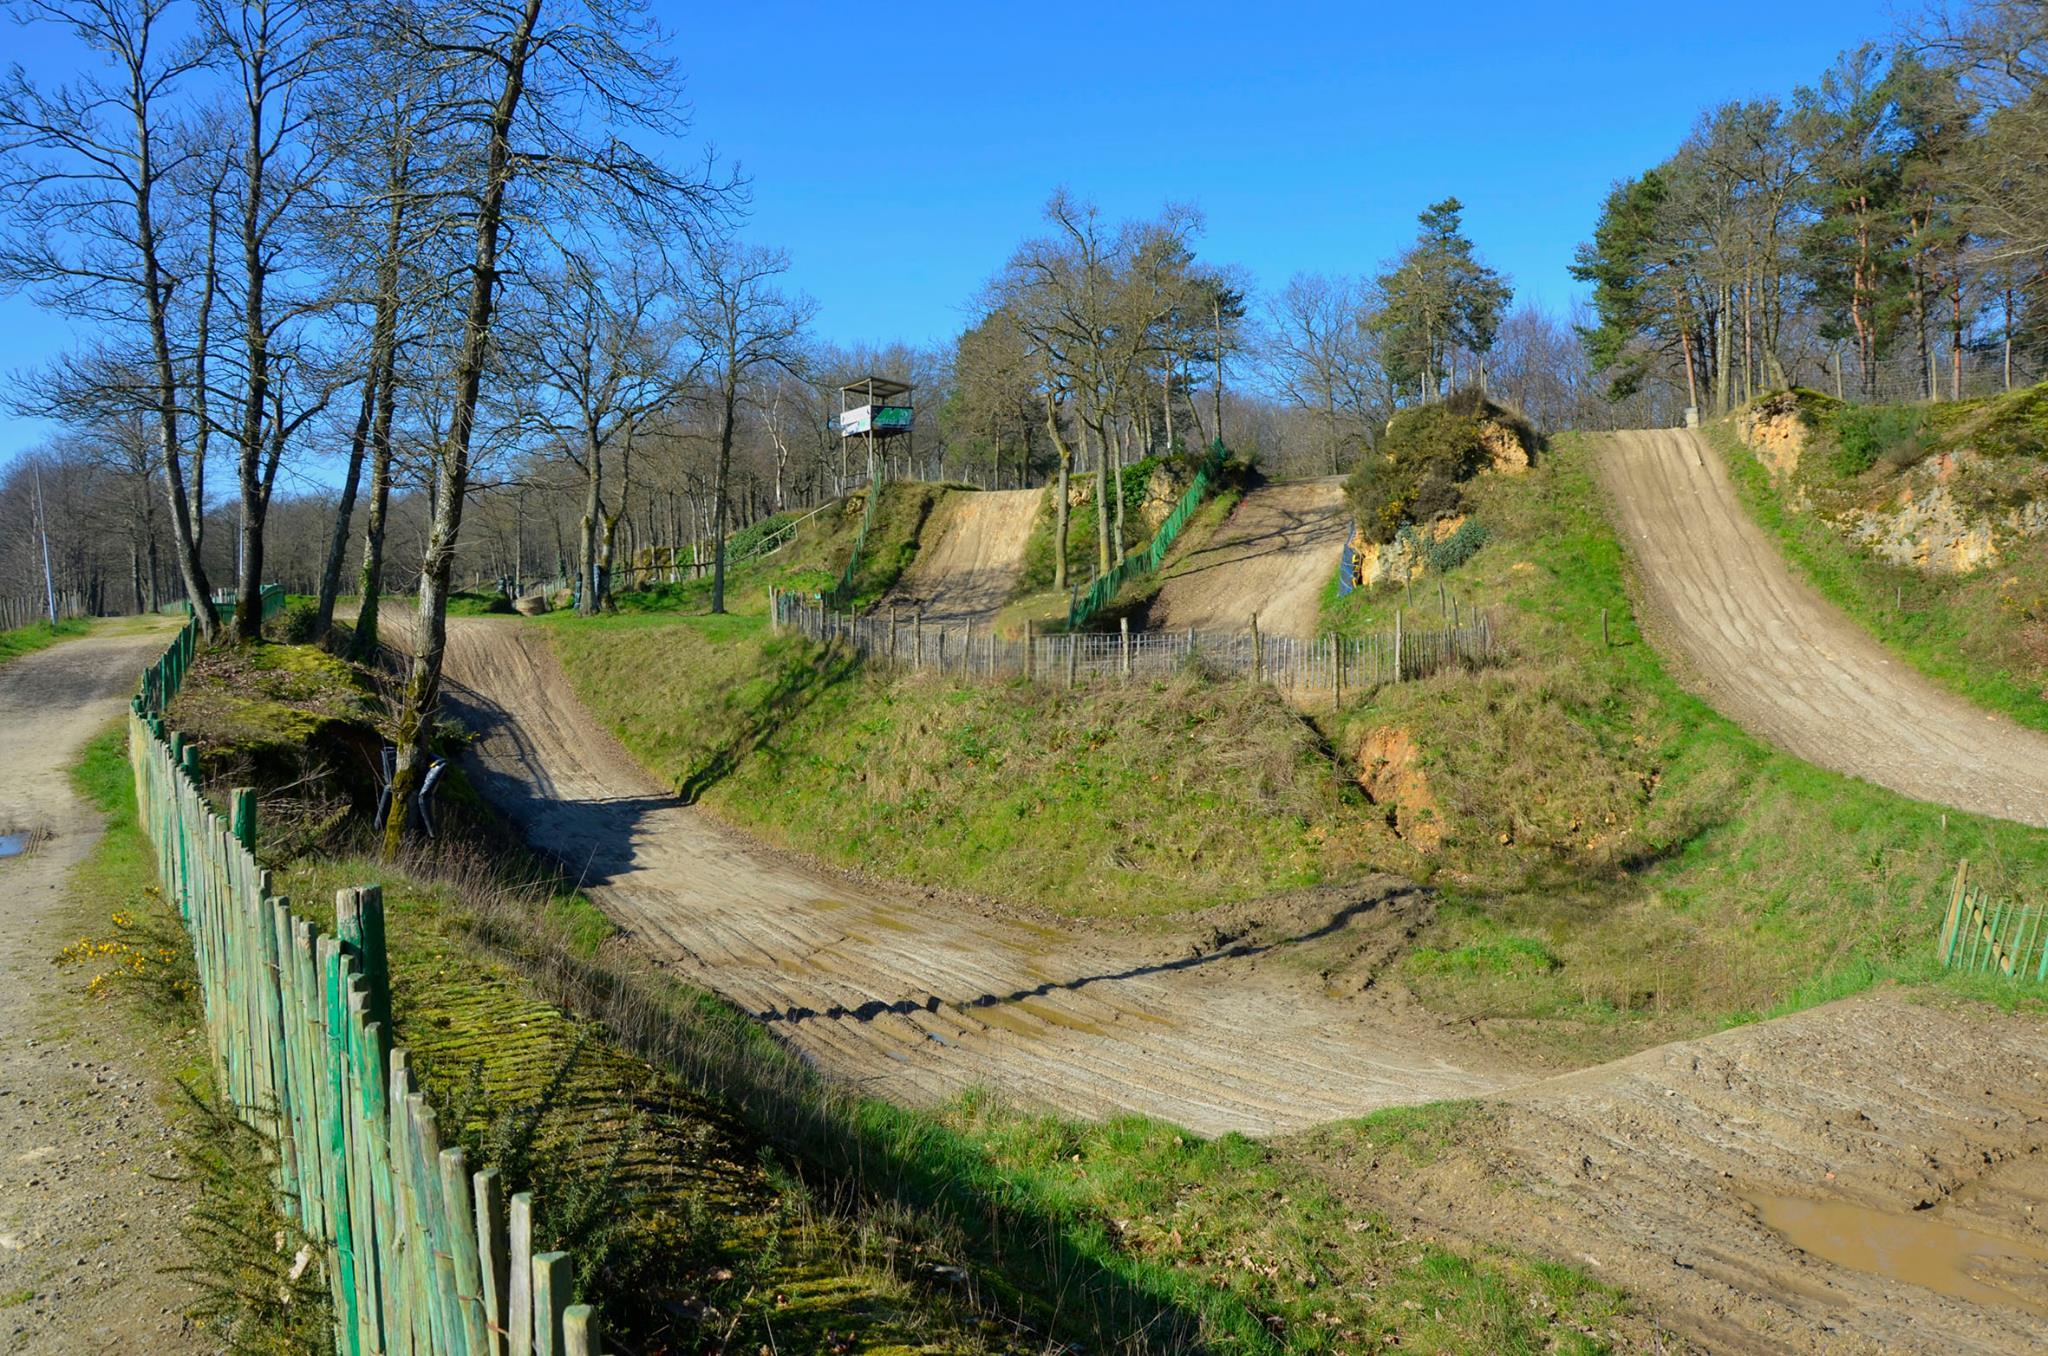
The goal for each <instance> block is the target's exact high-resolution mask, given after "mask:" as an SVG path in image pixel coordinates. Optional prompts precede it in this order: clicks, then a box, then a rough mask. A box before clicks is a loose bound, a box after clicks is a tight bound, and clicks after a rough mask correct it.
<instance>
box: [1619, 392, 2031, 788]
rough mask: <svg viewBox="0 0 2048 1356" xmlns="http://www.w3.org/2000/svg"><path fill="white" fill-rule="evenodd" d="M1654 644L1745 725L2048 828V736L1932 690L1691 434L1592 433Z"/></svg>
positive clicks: (1853, 772) (1801, 750)
mask: <svg viewBox="0 0 2048 1356" xmlns="http://www.w3.org/2000/svg"><path fill="white" fill-rule="evenodd" d="M1599 451H1600V455H1599V458H1598V461H1599V466H1600V473H1601V479H1602V481H1603V482H1604V483H1605V485H1606V487H1607V489H1608V492H1609V494H1610V495H1611V496H1612V498H1613V500H1614V511H1615V515H1616V521H1617V526H1618V527H1619V528H1620V531H1621V534H1622V537H1623V539H1624V541H1625V542H1626V544H1627V546H1628V550H1629V553H1630V555H1631V556H1632V557H1633V559H1634V561H1635V564H1636V568H1637V572H1638V575H1639V576H1640V578H1641V580H1642V583H1643V587H1644V590H1645V592H1646V593H1647V594H1648V602H1649V604H1650V609H1651V612H1652V613H1653V620H1654V623H1655V635H1656V638H1657V639H1658V640H1659V641H1660V642H1662V644H1663V646H1665V647H1667V648H1668V649H1670V650H1672V651H1675V652H1676V654H1677V656H1678V657H1679V659H1680V660H1681V661H1682V665H1683V667H1684V668H1685V669H1686V670H1687V671H1688V672H1689V674H1690V676H1691V677H1692V678H1693V679H1694V681H1695V682H1696V683H1697V684H1698V686H1699V687H1700V688H1701V689H1702V690H1703V694H1704V695H1705V696H1706V697H1707V699H1708V700H1709V701H1710V702H1712V703H1713V705H1714V706H1715V707H1716V708H1717V709H1718V710H1720V711H1721V712H1722V713H1723V714H1725V715H1727V716H1728V717H1730V718H1731V719H1733V720H1734V721H1735V722H1736V723H1737V724H1739V725H1741V726H1743V728H1745V729H1747V730H1750V731H1751V732H1752V733H1755V734H1757V735H1759V736H1761V737H1762V738H1764V739H1767V740H1769V741H1770V742H1771V743H1773V744H1775V745H1777V746H1778V747H1779V748H1782V749H1784V750H1785V751H1786V752H1788V753H1791V754H1793V755H1795V756H1797V757H1799V758H1803V759H1805V760H1806V761H1808V762H1811V763H1816V764H1819V765H1820V766H1822V767H1825V768H1829V769H1832V770H1833V771H1836V772H1843V773H1847V774H1849V775H1850V776H1854V777H1861V778H1863V779H1865V780H1867V781H1871V782H1875V783H1877V784H1878V785H1880V786H1883V787H1887V788H1889V789H1891V790H1893V791H1897V792H1899V793H1900V794H1902V795H1906V796H1911V797H1913V798H1914V799H1917V800H1926V801H1934V802H1937V803H1939V804H1944V805H1950V806H1954V807H1955V808H1957V809H1961V810H1968V811H1971V812H1973V813H1976V814H1985V815H1994V816H1997V817H1998V818H2001V819H2012V820H2017V821H2019V822H2021V823H2025V824H2033V825H2036V826H2041V827H2048V735H2043V734H2041V733H2039V732H2037V731H2033V730H2028V729H2025V728H2023V727H2021V726H2019V725H2017V724H2015V723H2014V722H2013V721H2011V720H2009V719H2007V718H2006V717H2004V716H2000V715H1994V714H1991V713H1987V712H1985V711H1982V710H1980V709H1978V708H1976V707H1974V706H1972V705H1971V704H1970V703H1969V702H1967V701H1965V700H1964V699H1963V698H1961V697H1958V696H1955V695H1953V694H1952V693H1949V692H1947V691H1944V690H1943V689H1941V688H1939V687H1936V686H1935V685H1934V684H1933V683H1932V682H1930V681H1929V680H1928V679H1926V678H1924V677H1922V676H1921V675H1919V674H1918V673H1915V672H1914V671H1913V670H1912V669H1911V668H1910V667H1909V666H1907V665H1906V664H1905V663H1904V662H1903V661H1902V660H1898V659H1895V658H1893V657H1892V656H1891V655H1889V654H1888V653H1886V651H1885V650H1884V648H1883V647H1882V646H1880V645H1879V644H1878V642H1877V641H1876V640H1874V639H1873V638H1872V637H1871V636H1870V634H1869V633H1868V632H1867V631H1865V630H1863V628H1861V627H1860V626H1858V625H1857V624H1856V623H1855V622H1854V621H1852V620H1851V619H1850V618H1848V617H1847V616H1845V615H1843V614H1842V613H1841V612H1840V611H1838V610H1837V609H1836V608H1834V607H1833V606H1832V605H1830V604H1829V603H1828V602H1827V601H1826V600H1824V599H1823V598H1822V597H1821V596H1820V594H1819V593H1818V592H1817V591H1815V590H1814V589H1813V587H1812V586H1811V585H1809V584H1807V583H1806V582H1805V581H1804V580H1801V579H1797V578H1795V577H1794V576H1793V574H1792V572H1791V570H1790V568H1789V567H1788V566H1787V564H1786V562H1785V560H1784V558H1783V557H1782V555H1781V554H1780V553H1779V552H1778V550H1777V548H1776V547H1775V546H1774V545H1773V544H1772V543H1771V542H1770V541H1768V540H1767V539H1766V538H1765V537H1764V534H1763V532H1762V530H1761V529H1760V528H1758V527H1757V525H1756V524H1755V523H1754V522H1752V521H1751V520H1750V518H1749V516H1748V514H1747V513H1745V512H1744V510H1743V508H1742V505H1741V503H1740V502H1739V501H1738V500H1737V498H1736V496H1735V490H1734V486H1733V485H1732V484H1731V483H1730V482H1729V479H1728V473H1727V470H1726V468H1725V467H1724V466H1723V465H1722V463H1721V459H1720V456H1719V454H1718V453H1716V452H1715V451H1714V450H1713V449H1712V448H1711V447H1709V446H1708V445H1707V443H1706V441H1705V440H1704V439H1703V438H1701V437H1700V436H1699V435H1698V434H1696V433H1690V432H1684V431H1680V430H1675V429H1653V430H1645V431H1639V432H1632V433H1617V434H1611V435H1607V436H1605V437H1603V438H1601V439H1600V440H1599Z"/></svg>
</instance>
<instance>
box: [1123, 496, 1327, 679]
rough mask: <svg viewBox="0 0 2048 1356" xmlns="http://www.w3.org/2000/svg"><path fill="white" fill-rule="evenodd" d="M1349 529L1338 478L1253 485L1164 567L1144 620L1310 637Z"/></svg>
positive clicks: (1169, 627) (1168, 627)
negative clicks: (1254, 627)
mask: <svg viewBox="0 0 2048 1356" xmlns="http://www.w3.org/2000/svg"><path fill="white" fill-rule="evenodd" d="M1350 535H1351V509H1350V506H1349V505H1347V504H1346V503H1345V501H1344V482H1343V481H1342V480H1341V479H1334V478H1333V479H1328V480H1305V481H1298V482H1295V483H1293V484H1289V485H1266V486H1263V487H1261V488H1259V489H1256V490H1253V491H1252V492H1251V493H1250V494H1247V495H1246V496H1245V497H1244V500H1243V502H1241V503H1239V504H1238V506H1237V508H1236V509H1235V510H1233V511H1232V512H1231V515H1230V517H1229V518H1228V519H1227V520H1225V522H1224V524H1223V526H1222V527H1220V528H1218V529H1217V531H1216V535H1215V536H1214V537H1213V538H1211V539H1210V540H1209V542H1208V543H1207V544H1206V545H1204V546H1203V547H1202V548H1201V549H1200V550H1197V551H1191V552H1189V553H1188V555H1187V556H1186V557H1185V558H1184V559H1182V560H1181V561H1179V562H1178V563H1176V564H1175V565H1173V566H1171V567H1170V570H1169V575H1168V578H1167V580H1166V582H1165V584H1164V585H1163V586H1162V587H1161V588H1160V590H1159V595H1158V596H1157V597H1156V598H1154V599H1153V600H1152V605H1151V607H1150V609H1149V610H1148V612H1147V614H1146V618H1145V626H1146V628H1147V629H1149V630H1155V631H1181V630H1185V629H1187V628H1188V627H1190V626H1192V627H1193V628H1195V630H1197V631H1243V630H1247V629H1249V628H1250V626H1251V618H1252V614H1253V613H1257V614H1258V618H1259V628H1260V629H1261V630H1262V631H1264V632H1266V633H1267V634H1268V635H1275V636H1298V637H1301V638H1303V639H1312V638H1313V637H1314V636H1315V635H1316V632H1317V627H1316V618H1317V616H1318V615H1319V614H1320V612H1321V610H1322V604H1323V589H1324V588H1325V587H1326V586H1327V585H1328V584H1329V582H1330V581H1331V580H1332V579H1334V578H1336V576H1337V566H1338V562H1339V561H1341V560H1342V559H1343V556H1344V542H1345V539H1346V538H1348V537H1349V536H1350Z"/></svg>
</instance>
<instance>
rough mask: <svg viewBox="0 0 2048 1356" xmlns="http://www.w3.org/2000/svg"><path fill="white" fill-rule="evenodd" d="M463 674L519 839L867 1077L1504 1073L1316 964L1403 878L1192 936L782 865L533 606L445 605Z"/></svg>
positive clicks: (1348, 1084) (627, 918) (1255, 1081)
mask: <svg viewBox="0 0 2048 1356" xmlns="http://www.w3.org/2000/svg"><path fill="white" fill-rule="evenodd" d="M448 679H449V683H450V687H449V693H448V696H449V700H450V703H451V705H452V706H454V707H455V708H457V714H459V715H460V716H461V717H462V718H463V719H464V721H465V723H466V724H468V725H469V726H470V727H471V728H472V729H474V730H476V731H477V732H478V733H479V735H480V737H479V739H478V740H477V742H476V744H475V745H474V748H473V756H472V760H471V769H472V773H473V775H474V777H475V779H476V781H477V784H478V786H479V788H480V789H481V790H482V791H483V793H484V794H485V795H486V796H487V797H488V798H489V799H490V800H491V801H492V803H493V804H495V805H497V806H498V807H499V808H500V809H501V810H503V811H504V812H505V813H507V814H508V815H509V817H510V818H511V819H512V820H513V821H514V822H515V823H516V824H517V825H518V826H519V828H520V829H521V831H522V832H523V833H524V834H525V835H526V836H527V838H528V839H529V841H531V842H532V843H533V844H534V845H535V846H536V847H539V848H541V849H542V850H544V851H547V852H549V853H550V854H551V855H553V856H555V857H556V858H558V859H559V860H561V861H562V862H563V863H564V864H565V865H566V866H567V868H568V869H569V871H570V873H571V874H572V875H580V876H581V877H582V878H583V880H584V882H585V884H586V886H587V888H589V889H591V891H592V892H593V895H594V897H595V898H596V899H597V900H598V902H599V903H600V904H602V905H603V906H604V908H605V909H606V910H607V911H608V912H609V913H610V914H611V915H612V916H613V917H614V918H615V919H617V920H618V921H619V922H620V923H621V924H623V925H624V926H625V927H627V928H628V929H629V930H630V931H632V932H633V933H634V934H635V935H636V936H637V937H638V938H639V939H640V940H641V941H642V942H643V943H644V944H645V945H647V946H648V947H649V948H650V949H651V950H652V951H653V952H654V953H655V954H656V955H657V956H659V957H661V958H663V959H665V960H666V961H668V962H670V963H671V964H672V965H673V967H674V968H675V969H676V971H678V972H679V973H680V974H681V975H682V976H683V977H686V978H688V979H690V980H692V981H694V982H697V983H700V984H703V985H705V986H707V987H709V988H712V989H715V990H717V991H718V992H720V993H722V994H723V995H725V996H726V997H727V998H728V999H730V1000H732V1001H733V1002H734V1003H736V1004H738V1005H739V1006H741V1007H743V1008H745V1009H746V1010H747V1011H749V1012H751V1013H753V1014H754V1015H755V1016H756V1017H758V1018H759V1019H760V1020H761V1021H762V1022H764V1023H765V1024H766V1025H767V1026H768V1027H769V1029H770V1030H772V1031H774V1032H776V1033H778V1034H779V1035H781V1036H782V1037H783V1038H784V1039H786V1040H788V1041H789V1042H790V1043H791V1044H792V1045H793V1046H794V1047H795V1048H796V1049H797V1050H799V1051H801V1052H802V1053H803V1054H805V1055H806V1056H807V1057H808V1058H810V1059H811V1060H812V1061H814V1062H815V1063H816V1064H817V1065H818V1066H819V1067H820V1068H821V1069H822V1070H824V1071H825V1072H827V1073H829V1074H831V1075H833V1076H835V1077H837V1078H840V1079H842V1080H845V1081H849V1082H852V1083H856V1084H859V1085H861V1086H863V1087H865V1088H867V1089H869V1090H870V1091H873V1092H875V1093H878V1094H881V1095H885V1096H888V1097H890V1098H892V1099H894V1100H897V1101H902V1102H908V1103H925V1104H929V1103H932V1102H935V1101H939V1100H943V1099H945V1098H948V1097H951V1096H953V1095H955V1094H957V1093H959V1092H961V1091H963V1090H965V1089H968V1088H972V1087H988V1088H992V1089H994V1090H996V1091H997V1092H999V1093H1000V1094H1002V1095H1004V1096H1005V1097H1007V1098H1009V1099H1010V1100H1012V1101H1014V1102H1017V1103H1019V1104H1023V1105H1027V1106H1038V1107H1044V1108H1049V1109H1052V1110H1057V1111H1060V1112H1065V1113H1068V1114H1072V1115H1077V1116H1086V1117H1103V1116H1109V1115H1114V1114H1117V1113H1121V1112H1141V1113H1144V1114H1147V1115H1152V1116H1158V1117H1161V1118H1163V1119H1166V1120H1169V1121H1173V1122H1176V1123H1178V1124H1181V1125H1184V1126H1186V1127H1188V1128H1189V1129H1192V1130H1195V1131H1197V1132H1198V1133H1202V1134H1209V1135H1213V1134H1220V1133H1223V1132H1225V1131H1231V1130H1236V1131H1241V1132H1244V1133H1248V1134H1270V1133H1273V1132H1276V1131H1281V1130H1288V1129H1293V1128H1297V1127H1301V1126H1306V1125H1312V1124H1315V1123H1317V1122H1320V1121H1327V1120H1331V1119H1335V1118H1339V1117H1344V1116H1354V1115H1361V1114H1364V1113H1365V1112H1368V1111H1372V1110H1374V1109H1376V1108H1379V1107H1383V1106H1388V1105H1394V1104H1402V1103H1413V1102H1423V1101H1431V1100H1436V1099H1440V1098H1446V1097H1465V1096H1472V1095H1475V1094H1478V1093H1482V1092H1486V1091H1490V1090H1492V1089H1494V1088H1497V1087H1499V1086H1500V1085H1501V1081H1502V1080H1501V1076H1500V1072H1499V1070H1500V1069H1501V1065H1500V1062H1499V1061H1498V1060H1495V1059H1491V1058H1489V1057H1488V1056H1487V1054H1486V1052H1485V1051H1484V1050H1483V1049H1482V1048H1480V1047H1479V1046H1477V1045H1476V1043H1473V1042H1470V1041H1467V1040H1464V1039H1462V1038H1459V1037H1455V1036H1451V1035H1448V1034H1446V1033H1445V1032H1444V1031H1443V1029H1442V1028H1441V1027H1439V1026H1437V1025H1436V1024H1435V1023H1433V1022H1431V1021H1430V1020H1429V1019H1427V1018H1426V1017H1423V1016H1421V1015H1420V1014H1418V1013H1416V1012H1414V1011H1413V1010H1410V1009H1405V1008H1403V1007H1402V1006H1401V1004H1400V1003H1399V1001H1398V1000H1397V999H1395V998H1392V997H1383V996H1380V995H1378V994H1377V993H1374V994H1370V995H1368V996H1367V997H1365V998H1363V999H1352V1000H1348V1001H1347V1000H1345V999H1342V998H1340V997H1339V996H1337V995H1335V994H1333V993H1331V992H1329V990H1328V986H1327V984H1326V982H1325V981H1324V979H1323V978H1322V973H1323V972H1325V971H1327V970H1331V969H1335V968H1338V965H1339V963H1340V962H1341V961H1342V960H1344V959H1348V958H1349V957H1351V956H1354V955H1355V954H1356V953H1357V952H1358V951H1360V950H1368V949H1373V948H1379V949H1381V950H1385V949H1390V948H1391V947H1392V946H1394V945H1397V944H1398V938H1399V937H1400V936H1403V935H1405V930H1406V929H1408V928H1410V927H1412V926H1413V921H1414V919H1415V917H1416V910H1417V909H1419V908H1420V907H1421V904H1420V900H1419V892H1417V891H1416V890H1415V889H1414V887H1412V886H1407V885H1405V884H1403V883H1400V882H1396V881H1392V880H1382V881H1379V882H1375V883H1369V884H1368V885H1366V886H1364V887H1361V888H1360V889H1359V890H1357V891H1355V892H1353V893H1350V894H1346V895H1331V896H1329V897H1327V898H1319V899H1316V900H1312V901H1309V902H1307V903H1304V904H1298V905H1295V906H1292V907H1290V908H1281V907H1280V906H1276V909H1278V911H1279V916H1275V917H1273V918H1269V919H1267V920H1265V926H1263V927H1252V928H1246V927H1243V926H1237V927H1225V928H1221V929H1220V932H1221V935H1220V936H1215V937H1211V938H1208V939H1206V940H1201V941H1196V942H1190V941H1189V940H1188V939H1186V938H1181V939H1178V940H1176V939H1174V938H1161V939H1158V940H1156V941H1153V940H1148V939H1146V938H1145V937H1144V936H1143V935H1142V934H1131V933H1114V932H1111V931H1108V930H1106V929H1095V928H1090V927H1088V926H1086V925H1084V924H1079V923H1073V922H1066V921H1058V920H1052V921H1034V920H1032V919H1028V918H1023V917H1015V918H1006V917H996V916H992V915H991V914H989V913H987V912H983V911H980V910H977V909H974V908H971V907H970V906H967V905H964V904H960V903H956V902H949V901H945V900H941V899H938V898H935V897H933V896H931V895H929V894H928V893H926V892H922V891H918V890H916V889H914V888H908V887H900V886H891V887H880V886H875V885H870V884H865V883H859V882H855V881H852V880H849V879H846V878H844V877H840V876H838V875H835V874H832V873H830V872H827V871H824V870H822V869H818V868H814V867H810V866H806V865H800V864H796V863H792V862H790V861H788V860H785V859H783V858H781V857H779V856H778V855H776V854H774V853H773V852H771V851H770V850H768V849H766V848H764V847H762V846H760V845H757V844H755V843H752V842H749V841H746V840H744V839H742V838H741V837H740V836H739V835H737V834H735V833H733V832H732V831H731V830H729V829H727V828H725V827H724V826H722V825H720V824H718V823H717V822H716V821H715V820H713V819H712V818H711V817H710V816H709V815H708V814H706V813H705V812H704V811H703V810H701V809H698V808H695V807H691V806H686V805H684V804H682V803H681V802H680V801H679V800H677V799H676V798H675V797H674V796H673V795H671V794H669V793H668V792H667V791H666V789H664V788H663V787H661V786H659V785H658V784H656V783H655V781H654V780H653V779H652V778H651V777H650V776H649V775H648V774H647V773H646V772H645V771H644V770H642V769H641V768H640V767H639V766H638V765H637V764H635V763H634V762H633V760H632V759H631V757H630V756H629V755H628V754H627V753H626V752H625V750H624V749H622V748H621V747H620V746H619V745H618V743H617V741H616V740H614V739H613V738H612V737H611V735H610V734H609V733H608V732H606V731H605V730H603V729H602V728H601V727H600V726H599V725H598V723H597V722H596V720H595V718H594V717H592V716H591V715H590V714H589V713H588V712H587V711H586V710H585V708H584V707H583V705H582V704H581V703H580V702H579V701H578V700H577V698H576V695H575V693H574V692H573V691H572V690H571V689H570V687H569V685H568V681H567V679H566V678H565V677H564V675H563V674H562V672H561V669H560V666H559V665H558V664H557V663H556V661H555V659H554V656H553V654H552V652H551V651H550V650H549V649H548V647H547V643H546V640H545V638H544V637H543V636H541V635H539V634H537V633H536V632H535V631H533V630H531V629H528V628H525V627H523V626H521V625H520V624H519V623H516V622H513V623H498V622H493V621H489V620H485V619H451V621H450V625H449V648H448ZM1387 934H1394V935H1392V936H1388V935H1387Z"/></svg>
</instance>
